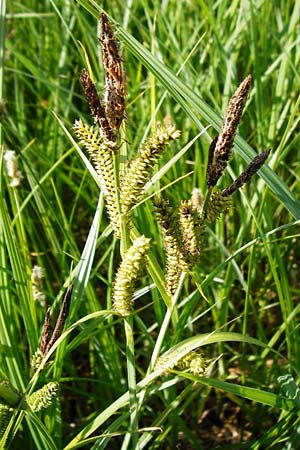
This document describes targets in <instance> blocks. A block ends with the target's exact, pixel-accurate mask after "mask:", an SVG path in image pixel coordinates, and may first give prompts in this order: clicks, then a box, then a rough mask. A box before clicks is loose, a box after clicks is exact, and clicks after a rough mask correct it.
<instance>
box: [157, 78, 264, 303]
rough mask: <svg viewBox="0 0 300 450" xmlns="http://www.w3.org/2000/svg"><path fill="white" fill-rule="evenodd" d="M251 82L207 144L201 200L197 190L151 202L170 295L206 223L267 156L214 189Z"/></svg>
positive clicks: (193, 258) (193, 260) (197, 250)
mask: <svg viewBox="0 0 300 450" xmlns="http://www.w3.org/2000/svg"><path fill="white" fill-rule="evenodd" d="M251 83H252V77H251V75H248V77H246V79H245V80H244V81H243V82H242V83H241V84H240V86H239V87H238V89H237V90H236V92H235V93H234V94H233V96H232V98H231V100H230V102H229V106H228V111H227V113H226V116H225V119H224V122H223V124H222V128H221V132H220V135H219V136H216V137H215V138H214V139H213V141H212V143H211V145H210V148H209V154H208V164H207V171H206V182H207V187H208V191H207V194H206V196H205V199H204V200H203V202H202V198H201V195H200V194H199V191H198V190H195V191H194V192H193V193H192V197H191V199H190V200H187V201H182V202H181V204H180V205H179V207H178V208H172V207H171V206H170V204H169V202H168V201H167V200H164V199H159V200H156V201H155V202H154V204H155V206H156V210H157V217H158V221H159V223H160V225H161V228H162V230H163V238H164V248H165V253H166V280H167V290H168V292H169V294H170V295H171V296H172V295H174V293H175V292H176V289H177V287H178V282H179V278H180V270H181V271H184V272H187V271H190V270H192V269H193V266H194V265H195V264H197V262H199V260H200V256H201V249H202V247H203V243H204V233H205V222H206V221H208V222H215V221H216V220H218V219H219V218H220V216H221V214H222V213H224V212H225V211H226V210H228V209H229V208H230V206H231V204H232V201H231V196H232V194H234V192H236V191H237V190H238V189H239V188H241V187H242V186H243V185H244V184H245V183H248V182H249V181H250V179H251V178H252V177H253V175H255V174H256V172H257V171H258V170H259V169H260V168H261V167H262V165H263V164H264V162H265V161H266V159H267V157H268V155H269V150H266V151H264V152H262V153H261V154H259V155H257V156H256V157H255V158H254V159H253V160H252V161H251V162H250V164H249V165H248V167H247V168H246V170H245V171H244V172H243V173H242V174H241V175H240V176H239V177H238V178H237V179H236V180H235V181H234V182H233V183H232V184H231V185H230V186H229V187H227V188H226V189H224V190H223V191H221V192H219V191H215V192H213V188H214V186H215V185H216V183H217V181H218V180H219V178H220V177H221V176H222V175H223V173H224V170H225V168H226V166H227V164H228V162H229V159H230V157H231V154H232V146H233V143H234V138H235V135H236V131H237V127H238V124H239V122H240V119H241V116H242V112H243V109H244V106H245V102H246V99H247V96H248V93H249V90H250V88H251ZM178 269H180V270H178Z"/></svg>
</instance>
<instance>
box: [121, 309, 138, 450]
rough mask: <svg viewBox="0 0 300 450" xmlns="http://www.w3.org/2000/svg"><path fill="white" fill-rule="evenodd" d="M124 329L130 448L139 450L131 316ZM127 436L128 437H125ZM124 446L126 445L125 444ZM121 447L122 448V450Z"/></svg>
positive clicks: (125, 322) (126, 440) (126, 319)
mask: <svg viewBox="0 0 300 450" xmlns="http://www.w3.org/2000/svg"><path fill="white" fill-rule="evenodd" d="M124 327H125V334H126V357H127V378H128V391H129V409H130V431H131V433H132V434H131V438H132V448H133V449H135V450H139V443H138V432H137V431H138V426H139V425H138V402H137V395H136V372H135V351H134V337H133V316H132V315H131V316H129V317H127V318H125V319H124ZM126 436H128V435H126ZM129 437H130V436H128V437H127V439H126V437H125V440H124V443H123V447H124V444H125V442H126V443H127V442H128V441H129ZM125 445H126V444H125ZM123 447H122V448H123Z"/></svg>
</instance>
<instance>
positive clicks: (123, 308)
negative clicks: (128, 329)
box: [113, 236, 150, 317]
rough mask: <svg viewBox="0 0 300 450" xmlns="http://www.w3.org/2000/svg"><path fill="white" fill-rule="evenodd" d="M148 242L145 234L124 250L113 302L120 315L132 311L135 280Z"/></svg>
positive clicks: (124, 315) (147, 247) (116, 279)
mask: <svg viewBox="0 0 300 450" xmlns="http://www.w3.org/2000/svg"><path fill="white" fill-rule="evenodd" d="M149 242H150V239H148V238H146V237H145V236H140V237H138V238H137V239H136V240H135V241H134V242H133V244H132V246H131V247H130V248H129V249H128V251H127V252H126V254H125V256H124V259H123V261H122V263H121V265H120V267H119V269H118V272H117V274H116V278H115V282H114V289H113V303H114V309H115V310H116V311H117V312H118V313H119V314H120V315H121V316H122V317H127V316H129V315H130V314H131V313H132V310H133V292H134V287H135V282H136V279H137V276H138V274H139V272H140V270H141V268H142V264H143V262H144V261H145V256H146V254H147V252H148V251H149Z"/></svg>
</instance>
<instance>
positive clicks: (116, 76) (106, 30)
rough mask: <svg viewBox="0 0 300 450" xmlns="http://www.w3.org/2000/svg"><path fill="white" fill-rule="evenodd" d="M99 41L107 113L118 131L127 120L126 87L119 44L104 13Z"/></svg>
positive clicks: (102, 13) (102, 14) (101, 19)
mask: <svg viewBox="0 0 300 450" xmlns="http://www.w3.org/2000/svg"><path fill="white" fill-rule="evenodd" d="M99 41H100V43H101V46H102V52H103V55H102V59H103V65H104V70H105V113H106V117H107V119H108V121H109V124H110V126H111V128H112V129H113V130H115V131H118V129H119V128H120V126H121V123H122V121H123V120H124V119H125V118H126V107H125V94H126V87H125V81H124V74H123V71H122V64H121V62H122V59H121V57H120V54H119V49H118V42H117V40H116V38H115V35H114V32H113V29H112V27H111V24H110V22H109V20H108V18H107V16H106V14H105V13H104V12H101V13H100V38H99Z"/></svg>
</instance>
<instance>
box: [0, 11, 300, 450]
mask: <svg viewBox="0 0 300 450" xmlns="http://www.w3.org/2000/svg"><path fill="white" fill-rule="evenodd" d="M99 30H100V37H99V40H100V45H101V49H102V62H103V68H104V73H105V88H104V95H102V94H99V92H98V90H97V85H96V82H95V80H94V79H93V78H94V77H93V73H92V70H91V68H90V65H89V64H87V68H86V69H83V70H82V72H81V76H80V81H81V84H82V87H83V92H84V94H85V98H86V101H87V103H88V105H89V108H90V112H91V116H92V119H91V121H90V122H89V123H87V122H85V121H84V120H82V119H81V118H80V117H78V119H77V120H76V121H75V123H74V125H73V129H72V131H73V135H72V134H71V133H70V132H69V131H68V130H66V129H65V130H66V134H67V135H68V136H69V138H70V140H71V142H72V143H73V144H74V146H75V147H76V148H77V150H78V153H79V154H80V155H81V157H82V159H83V161H84V162H85V164H86V167H87V169H88V171H89V172H90V173H91V174H93V176H94V180H95V181H96V183H97V185H98V186H99V188H100V195H99V203H98V206H97V210H96V214H95V216H94V221H93V224H92V227H91V228H90V232H89V236H88V239H87V242H86V244H85V247H84V250H83V252H82V254H81V255H80V258H78V259H79V262H78V263H77V265H76V267H75V268H74V269H73V270H72V271H71V273H70V275H69V277H67V278H66V280H65V283H64V286H63V288H62V291H65V290H67V291H66V294H65V296H64V299H63V302H62V307H61V310H60V313H59V315H58V319H57V321H56V325H55V326H54V330H53V332H52V333H51V334H50V322H51V315H50V310H47V312H46V314H45V319H44V327H43V331H42V332H41V333H40V330H37V329H36V327H34V326H33V324H32V328H30V325H28V328H29V329H30V330H31V341H30V354H31V365H32V368H31V378H30V382H29V383H28V382H25V380H26V379H27V376H25V374H24V373H18V370H17V367H18V365H17V364H15V362H11V360H10V358H9V355H7V354H6V355H5V356H4V361H5V362H4V364H3V366H2V367H3V368H1V379H2V381H1V383H0V406H1V407H0V427H1V428H0V436H1V445H2V447H3V448H5V447H7V448H9V447H12V446H13V443H14V438H15V436H17V434H18V432H19V431H20V429H21V427H22V422H23V421H26V422H27V424H28V425H27V426H28V429H29V430H30V433H31V434H32V436H33V439H34V442H35V445H36V448H53V449H55V448H60V444H59V442H62V440H63V439H62V434H63V433H62V431H61V430H60V432H57V434H55V427H56V416H57V415H58V413H61V405H60V402H59V400H58V399H59V386H60V384H61V378H63V373H62V363H61V362H62V361H63V360H64V357H65V356H66V355H68V354H69V355H70V356H72V352H75V351H76V349H77V347H78V346H79V343H81V342H85V341H88V342H91V344H90V345H91V347H92V352H91V353H93V352H94V353H99V354H101V358H102V359H103V366H105V365H107V358H106V356H105V351H106V352H107V353H109V352H110V353H111V354H113V357H114V358H115V360H116V364H115V368H117V369H118V366H120V365H121V366H122V369H123V368H124V367H125V366H126V370H124V371H123V370H122V369H121V370H119V371H118V373H117V377H118V376H119V379H120V381H119V385H118V384H117V383H116V384H115V386H118V389H119V391H117V390H116V397H117V398H116V399H115V398H111V397H110V398H109V399H108V406H107V407H106V408H104V409H103V410H100V411H99V410H98V409H97V408H96V407H95V409H94V410H93V412H92V414H91V416H90V417H87V418H86V419H85V422H84V424H83V425H82V424H79V428H80V429H78V428H77V429H76V434H75V435H74V433H73V434H72V435H71V436H69V437H68V441H67V440H66V439H64V442H65V447H64V448H65V449H66V450H67V449H72V448H80V447H83V446H89V448H93V449H100V448H105V447H106V446H107V445H109V446H113V445H117V446H118V447H116V448H122V449H124V450H125V449H127V448H133V449H142V448H146V447H147V448H148V447H149V446H151V445H152V444H151V443H152V442H153V447H151V448H164V445H166V444H165V442H164V438H165V436H166V435H167V434H168V433H171V431H170V430H168V429H164V424H165V418H166V417H167V416H171V415H172V413H173V411H179V412H180V414H181V413H182V412H183V409H182V404H183V405H184V406H185V407H186V408H188V406H189V398H193V396H194V393H193V389H194V386H195V383H200V384H201V383H202V385H203V386H207V387H208V389H211V388H215V389H216V390H218V389H221V390H224V391H226V392H228V393H230V394H231V395H232V396H233V397H235V398H236V397H238V396H240V397H243V398H247V399H250V400H256V401H260V402H261V403H262V404H264V405H270V406H272V407H275V406H276V405H278V402H281V403H280V404H281V407H282V410H283V411H287V412H288V414H289V413H290V411H292V409H293V408H295V407H297V406H298V403H299V399H298V396H297V395H296V386H295V382H294V380H293V379H291V378H289V383H290V386H291V388H290V389H286V385H285V384H284V380H281V385H282V395H276V394H273V393H269V392H267V391H262V392H259V390H253V388H250V387H247V386H242V387H239V386H238V385H232V384H230V383H227V382H225V381H222V380H221V379H220V380H217V379H214V378H212V377H211V376H210V375H211V373H212V370H213V367H214V363H215V362H214V360H213V359H211V358H209V357H208V356H206V354H205V353H204V351H203V349H202V347H203V346H206V345H208V344H210V345H212V344H221V343H226V342H229V341H235V342H239V343H242V344H243V345H249V344H251V345H260V346H262V347H264V344H262V342H261V341H259V340H256V339H253V338H251V337H249V336H248V335H246V334H239V333H232V332H222V331H220V330H219V329H212V330H211V332H209V333H200V334H195V335H193V336H191V337H189V338H188V339H185V340H184V339H183V338H182V336H181V335H180V330H183V329H184V328H185V326H186V324H187V323H188V321H189V317H188V316H187V314H186V313H185V314H182V315H180V312H181V309H180V306H179V305H180V302H181V301H182V298H183V297H184V296H185V295H184V294H183V292H184V290H185V289H186V287H188V288H190V286H191V285H192V286H194V285H195V286H196V289H195V291H194V292H193V293H192V294H191V298H190V297H189V296H188V298H187V302H188V301H191V303H192V300H193V298H192V297H193V296H195V298H196V297H197V298H200V301H202V302H205V301H206V299H205V295H204V293H203V291H202V289H201V287H200V285H199V279H198V277H197V274H196V270H195V269H196V268H197V265H199V264H201V261H202V259H203V254H204V253H205V245H206V239H207V232H208V226H209V225H210V224H215V223H216V222H217V221H218V220H219V218H220V217H222V216H223V215H224V214H226V213H228V212H230V211H232V210H233V209H234V194H235V193H236V192H237V191H238V190H239V189H240V188H242V187H243V186H244V185H245V184H247V183H249V182H250V181H251V182H254V181H253V180H252V178H253V177H254V176H255V175H256V173H257V172H258V171H259V170H260V169H261V168H262V167H263V164H264V163H265V161H266V159H267V158H268V156H269V150H266V151H263V152H262V153H260V154H258V155H256V156H255V157H252V158H250V161H249V162H248V166H247V167H246V169H245V170H243V171H241V173H240V175H238V176H236V177H235V179H234V181H233V182H231V183H229V184H228V185H227V186H226V187H225V188H222V189H221V188H219V187H218V183H219V181H220V180H221V182H222V181H224V174H225V172H226V171H227V169H228V164H229V161H230V159H231V158H232V156H233V148H234V144H235V137H236V133H237V128H238V125H239V123H240V121H241V118H242V114H243V110H244V107H245V104H246V101H247V98H248V96H249V93H250V90H251V87H252V83H253V80H252V77H251V75H248V76H247V77H246V78H245V79H244V81H242V82H241V84H240V85H239V86H238V88H237V89H236V91H235V92H234V93H233V95H232V96H231V99H230V101H229V104H228V107H227V112H226V114H225V117H224V119H223V122H222V125H221V128H220V131H219V133H218V135H217V136H216V137H215V138H214V139H213V140H212V142H211V145H210V148H209V152H208V162H207V168H206V187H205V191H203V192H201V191H200V189H197V188H196V189H194V191H193V192H191V193H190V195H189V198H179V199H178V202H177V203H176V202H174V201H173V202H172V200H171V199H170V198H169V195H168V194H169V191H170V190H171V188H169V189H167V190H161V189H156V188H157V184H155V182H152V181H153V179H154V178H155V177H154V176H153V174H154V173H155V169H156V167H157V165H159V162H160V160H161V159H162V158H163V155H165V156H167V157H168V151H169V150H170V149H171V148H172V147H173V146H175V145H177V148H178V146H179V145H180V140H181V136H182V133H181V131H179V130H178V129H177V128H176V126H175V125H174V124H173V123H170V122H168V121H166V122H165V123H162V124H157V125H156V128H155V129H154V130H153V132H152V134H151V135H150V137H147V138H146V139H145V140H144V141H143V142H142V143H141V144H140V145H139V147H138V149H134V151H131V152H130V154H131V155H133V156H132V157H131V158H129V157H128V155H127V147H130V142H129V141H127V139H126V121H127V120H128V121H129V120H130V117H127V114H128V113H127V112H126V83H125V76H124V69H123V61H122V57H121V54H120V49H119V43H118V41H117V38H116V35H115V32H114V29H113V26H112V25H111V22H110V20H109V19H108V17H107V15H106V14H105V13H104V12H101V13H100V20H99ZM119 31H120V36H122V30H121V29H120V30H119ZM123 33H124V31H123ZM123 38H124V40H126V38H127V39H129V38H128V35H126V33H125V34H123ZM91 57H92V55H91ZM87 62H88V60H87ZM62 126H63V125H62ZM74 135H75V137H76V140H74ZM76 141H77V142H79V144H80V147H79V146H78V145H77V143H76ZM81 148H82V149H83V150H84V152H85V154H84V153H82V151H81ZM85 155H87V156H89V157H90V159H91V163H90V162H89V161H88V159H87V158H86V156H85ZM3 161H4V163H5V164H6V168H5V170H6V172H7V178H8V179H9V180H10V181H9V183H10V185H11V188H12V189H13V192H16V189H17V187H18V186H19V184H20V182H21V179H22V178H21V177H22V174H21V172H20V170H19V168H18V166H17V161H16V159H15V154H13V153H9V152H5V153H4V158H3ZM203 176H204V175H203ZM272 181H273V182H274V180H271V184H272ZM85 182H87V180H85ZM255 182H256V181H255ZM153 185H154V187H155V188H154V191H153V192H152V193H151V196H152V197H153V200H152V205H151V207H150V211H151V212H153V217H151V220H154V222H155V221H156V225H157V229H158V230H159V231H158V233H157V236H160V239H161V241H162V243H163V249H164V255H163V260H164V264H163V263H162V261H161V260H159V258H157V253H156V252H155V245H156V242H155V241H154V238H153V236H152V234H151V233H150V232H149V233H145V232H143V233H140V231H139V224H138V222H137V221H136V215H135V212H136V209H137V208H139V207H140V206H141V205H142V206H143V205H144V204H145V203H146V201H145V198H146V195H147V193H148V190H149V186H150V187H151V186H153ZM165 191H166V192H165ZM183 197H186V195H184V196H183ZM16 198H17V197H16ZM16 198H15V202H12V204H13V205H14V207H15V211H14V213H15V215H16V217H19V221H17V226H16V235H17V236H18V237H21V236H22V237H24V236H25V233H24V227H23V225H22V221H21V219H20V215H18V211H19V205H18V202H17V200H16ZM103 203H104V204H105V211H106V214H107V217H108V221H109V226H108V227H107V229H106V231H105V233H106V234H105V233H103V235H102V236H100V239H99V240H98V242H97V238H98V232H99V223H100V219H101V215H102V213H103V212H102V207H103ZM147 203H150V202H149V201H148V202H147ZM1 206H2V213H3V216H2V217H3V222H2V231H3V235H4V238H5V242H6V243H7V246H8V248H9V252H10V257H11V260H12V261H13V270H14V275H15V277H16V278H17V279H18V280H20V279H21V278H22V277H21V271H20V267H21V266H22V264H25V265H26V264H27V265H26V267H29V266H30V264H29V263H28V261H27V259H28V258H27V256H26V254H25V255H24V254H22V252H21V253H20V256H19V253H18V251H17V247H16V245H15V236H14V235H13V234H10V230H9V225H8V223H7V221H5V217H6V214H7V211H6V210H5V208H3V205H2V204H1ZM294 207H295V205H294ZM291 208H293V204H292V203H291ZM153 218H154V219H153ZM149 220H150V217H149ZM146 229H147V227H146ZM111 233H112V234H113V237H112V241H113V243H114V244H113V245H112V246H111V247H110V250H109V251H110V253H111V254H113V253H114V252H115V253H117V254H118V255H119V256H118V258H119V262H118V264H114V262H112V266H114V270H112V272H113V273H114V274H113V276H112V277H111V286H109V287H108V293H109V295H108V297H109V301H108V302H107V308H105V309H102V310H100V309H99V308H97V302H96V301H95V302H94V304H95V308H94V310H93V312H91V313H89V314H87V315H85V316H83V317H81V318H80V319H78V320H77V321H76V319H77V318H78V312H79V302H80V301H82V300H83V299H84V292H85V290H88V289H89V286H88V280H89V276H90V274H91V270H92V264H93V260H94V257H95V253H96V247H98V248H99V249H100V250H101V244H102V243H103V239H104V238H103V236H111ZM53 239H54V240H55V236H53ZM24 240H25V238H24ZM18 258H19V259H18ZM112 261H113V260H112ZM27 272H29V271H27ZM27 275H28V276H27V278H26V280H25V281H24V285H25V284H26V283H27V285H28V286H29V287H30V288H31V292H30V296H31V300H32V304H33V301H35V302H38V303H40V304H41V306H42V307H44V306H45V294H44V292H43V282H42V279H43V277H44V276H45V274H42V271H41V269H40V268H39V267H38V266H34V267H33V270H32V272H31V273H28V274H27ZM146 275H147V276H148V277H146ZM4 281H5V280H4ZM21 281H22V280H21ZM5 283H6V284H7V279H6V281H5ZM20 285H22V284H20ZM141 286H142V287H141ZM138 287H140V289H139V290H138V289H137V288H138ZM154 290H155V293H154V294H153V297H152V298H151V301H148V303H146V305H145V306H143V307H141V306H140V302H139V300H140V298H141V297H143V296H144V295H145V294H146V296H145V297H146V299H148V300H149V298H150V295H148V294H149V293H151V291H154ZM18 293H20V294H21V295H22V296H23V297H24V296H25V295H26V292H25V290H24V292H21V291H20V287H18ZM23 307H24V306H23ZM152 307H153V310H155V311H156V312H160V313H161V312H162V314H161V320H160V321H158V323H157V324H156V325H155V328H154V329H152V330H151V329H147V328H146V327H145V324H144V321H143V319H142V318H143V315H144V314H149V315H151V314H152V312H150V311H152ZM187 310H188V309H187ZM24 314H26V315H28V316H30V311H26V310H25V311H24ZM183 323H184V325H182V324H183ZM99 328H100V333H103V334H104V335H106V336H108V338H107V340H106V348H105V349H104V348H101V343H102V342H101V340H100V339H98V338H97V337H96V338H95V339H92V338H93V337H94V336H95V335H96V333H98V331H99ZM2 329H3V330H6V325H5V324H4V323H3V324H2ZM108 329H109V331H107V330H108ZM153 331H155V333H153ZM74 332H76V333H78V334H77V335H76V334H75V335H74ZM117 332H118V333H120V336H121V339H123V342H122V343H121V344H120V349H121V351H120V355H119V354H117V353H118V351H116V348H115V347H116V346H115V345H114V344H113V345H111V346H110V345H109V344H110V343H109V339H110V337H111V336H114V334H115V333H117ZM39 333H40V334H41V337H40V339H39V345H38V346H37V341H38V339H37V336H38V334H39ZM3 335H6V334H5V333H3ZM7 335H9V332H7ZM143 340H145V341H147V342H146V343H145V348H147V346H148V348H151V355H150V354H147V353H146V352H145V354H144V355H143V356H144V358H145V362H144V363H143V364H140V362H139V358H140V356H141V354H140V353H139V352H138V347H139V345H140V343H141V341H143ZM4 343H5V339H4V340H3V342H2V344H4ZM37 348H38V349H37ZM265 351H266V352H267V351H268V349H265ZM20 365H21V364H20ZM8 372H9V373H11V374H14V377H12V378H11V379H9V377H8V376H7V373H8ZM107 373H109V370H108V371H107ZM124 374H125V375H124ZM111 376H112V378H111V379H113V377H114V374H112V375H111ZM49 379H51V381H49ZM184 379H185V380H186V381H187V383H186V384H185V385H184V388H183V390H182V392H181V393H180V394H179V395H178V397H176V398H175V399H174V398H173V399H172V401H171V402H170V404H169V403H168V394H166V396H165V397H164V393H165V392H166V393H167V391H168V389H169V388H170V389H172V388H174V386H176V385H178V384H179V383H180V382H181V381H182V380H184ZM155 381H157V383H155ZM246 381H247V380H246ZM38 383H39V384H40V387H37V385H38ZM16 386H18V389H16ZM162 392H163V394H161V393H162ZM104 393H105V390H104ZM293 394H295V395H293ZM155 396H157V398H159V399H160V400H161V401H164V402H165V407H164V408H163V409H162V411H158V412H157V416H156V417H154V418H153V420H152V422H151V424H150V425H149V426H148V420H147V408H148V404H150V402H151V401H152V399H153V397H155ZM91 397H92V396H91ZM93 400H94V399H93ZM46 408H48V410H50V411H51V413H50V414H49V416H48V417H47V421H46V422H47V426H48V429H49V430H51V431H52V432H53V435H54V437H53V436H52V433H51V431H48V430H47V429H46V427H45V426H44V425H43V423H42V421H41V419H40V417H41V416H40V414H41V411H43V410H44V409H46ZM291 417H292V418H291ZM293 417H294V416H292V413H291V416H290V417H289V420H290V421H291V422H293V423H294V424H295V421H294V418H293ZM283 419H284V418H283ZM283 419H282V420H283ZM181 423H183V421H182V420H181ZM286 423H287V422H286ZM60 428H62V425H61V423H60ZM272 433H273V431H272V430H270V433H269V434H270V437H269V438H266V439H273V438H274V433H275V431H274V433H273V434H272ZM117 437H118V441H117V443H116V444H115V441H116V439H117ZM190 439H191V441H193V436H190ZM194 444H195V448H198V447H197V443H195V442H194ZM262 445H265V442H262ZM149 448H150V447H149ZM199 448H200V447H199ZM253 448H254V447H253Z"/></svg>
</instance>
